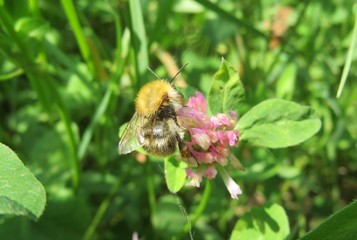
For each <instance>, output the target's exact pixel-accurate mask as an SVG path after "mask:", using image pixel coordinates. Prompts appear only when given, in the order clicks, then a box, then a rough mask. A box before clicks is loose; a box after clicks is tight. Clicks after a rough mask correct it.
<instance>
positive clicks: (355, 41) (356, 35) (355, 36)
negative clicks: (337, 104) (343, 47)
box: [336, 15, 357, 98]
mask: <svg viewBox="0 0 357 240" xmlns="http://www.w3.org/2000/svg"><path fill="white" fill-rule="evenodd" d="M356 45H357V15H356V17H355V26H354V28H353V33H352V40H351V44H350V47H349V49H348V53H347V57H346V61H345V66H344V67H343V71H342V76H341V80H340V85H339V86H338V90H337V94H336V97H337V98H339V97H340V96H341V94H342V90H343V88H344V86H345V84H346V80H347V76H348V73H349V71H350V67H351V64H352V56H353V52H354V48H355V46H356Z"/></svg>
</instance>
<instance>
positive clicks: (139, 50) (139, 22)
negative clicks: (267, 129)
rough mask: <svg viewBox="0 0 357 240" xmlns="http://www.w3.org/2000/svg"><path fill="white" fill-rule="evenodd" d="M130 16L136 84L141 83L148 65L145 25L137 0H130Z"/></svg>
mask: <svg viewBox="0 0 357 240" xmlns="http://www.w3.org/2000/svg"><path fill="white" fill-rule="evenodd" d="M129 8H130V18H131V32H132V36H135V37H132V44H133V48H134V52H135V67H136V75H137V79H138V82H137V83H138V84H139V85H140V84H141V81H143V78H144V76H145V74H146V72H147V69H146V68H147V66H149V54H148V50H147V48H148V46H147V45H148V44H147V39H146V33H145V25H144V20H143V14H142V11H141V5H140V1H139V0H130V1H129Z"/></svg>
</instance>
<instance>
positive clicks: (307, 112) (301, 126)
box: [236, 99, 321, 148]
mask: <svg viewBox="0 0 357 240" xmlns="http://www.w3.org/2000/svg"><path fill="white" fill-rule="evenodd" d="M320 127H321V120H320V119H319V118H318V117H317V116H316V115H315V113H314V111H313V109H312V108H311V107H308V106H302V105H299V104H297V103H294V102H290V101H285V100H281V99H270V100H266V101H264V102H262V103H260V104H258V105H257V106H255V107H253V108H252V109H251V110H250V111H249V112H247V113H246V114H245V115H244V116H243V117H242V118H241V119H239V121H238V124H237V126H236V128H237V129H238V130H239V131H240V132H241V137H240V139H241V140H245V141H248V142H250V143H252V144H255V145H258V146H264V147H269V148H283V147H288V146H293V145H296V144H299V143H301V142H303V141H305V140H307V139H308V138H310V137H311V136H313V135H314V134H315V133H316V132H317V131H319V129H320Z"/></svg>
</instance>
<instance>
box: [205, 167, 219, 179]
mask: <svg viewBox="0 0 357 240" xmlns="http://www.w3.org/2000/svg"><path fill="white" fill-rule="evenodd" d="M216 175H217V170H216V168H215V167H214V165H213V164H212V165H210V166H209V167H208V168H207V169H206V171H205V176H206V178H208V179H213V178H215V177H216Z"/></svg>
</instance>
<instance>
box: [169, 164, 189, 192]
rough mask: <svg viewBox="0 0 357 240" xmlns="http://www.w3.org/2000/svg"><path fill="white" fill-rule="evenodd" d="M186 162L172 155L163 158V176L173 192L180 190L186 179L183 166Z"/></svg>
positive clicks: (184, 166) (185, 165)
mask: <svg viewBox="0 0 357 240" xmlns="http://www.w3.org/2000/svg"><path fill="white" fill-rule="evenodd" d="M186 167H187V164H186V163H185V162H183V161H178V160H176V159H175V158H174V157H170V158H167V159H165V178H166V184H167V187H168V188H169V190H170V191H171V192H173V193H176V192H178V191H180V189H181V188H182V187H183V185H184V183H185V179H186V172H185V168H186Z"/></svg>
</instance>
